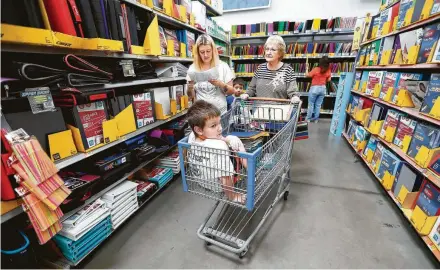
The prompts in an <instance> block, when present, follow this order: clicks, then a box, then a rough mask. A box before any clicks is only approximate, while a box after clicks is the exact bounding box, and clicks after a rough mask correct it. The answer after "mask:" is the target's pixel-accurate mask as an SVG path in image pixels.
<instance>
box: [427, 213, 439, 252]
mask: <svg viewBox="0 0 440 270" xmlns="http://www.w3.org/2000/svg"><path fill="white" fill-rule="evenodd" d="M429 238H430V239H431V240H432V242H433V243H434V245H435V246H436V247H437V249H440V218H437V221H436V222H435V224H434V227H432V231H431V233H430V234H429Z"/></svg>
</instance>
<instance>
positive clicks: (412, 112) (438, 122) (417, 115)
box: [351, 90, 440, 126]
mask: <svg viewBox="0 0 440 270" xmlns="http://www.w3.org/2000/svg"><path fill="white" fill-rule="evenodd" d="M351 92H352V93H353V94H356V95H359V96H363V97H366V98H368V99H371V100H374V101H376V102H377V103H381V104H384V105H386V106H388V107H390V108H393V109H396V110H398V111H401V112H404V113H406V114H408V115H411V116H413V117H415V118H417V119H420V120H424V121H427V122H430V123H432V124H435V125H437V126H440V120H437V119H434V118H431V117H429V116H426V115H424V114H421V113H420V112H418V111H416V110H414V109H411V108H403V107H399V106H397V105H394V104H391V103H388V102H385V101H383V100H381V99H379V98H374V97H371V96H368V95H366V94H365V93H361V92H358V91H354V90H351Z"/></svg>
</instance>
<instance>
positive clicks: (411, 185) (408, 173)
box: [391, 163, 423, 206]
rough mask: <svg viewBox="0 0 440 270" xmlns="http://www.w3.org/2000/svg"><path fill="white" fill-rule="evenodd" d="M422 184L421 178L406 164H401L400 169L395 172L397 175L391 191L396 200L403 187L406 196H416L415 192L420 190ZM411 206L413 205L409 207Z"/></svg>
mask: <svg viewBox="0 0 440 270" xmlns="http://www.w3.org/2000/svg"><path fill="white" fill-rule="evenodd" d="M422 183H423V176H422V175H420V173H418V172H417V171H415V170H414V169H412V168H411V167H410V166H409V165H408V164H407V163H403V164H402V166H401V167H400V169H399V170H398V171H397V175H396V178H395V179H394V183H393V187H392V189H391V190H392V192H393V194H394V196H395V197H396V198H398V197H401V196H399V195H401V191H402V189H403V187H405V190H406V193H407V194H409V193H414V194H417V192H418V191H419V190H420V186H421V185H422ZM405 196H407V195H405ZM403 201H404V199H403ZM401 203H402V202H401ZM412 205H414V204H411V206H412Z"/></svg>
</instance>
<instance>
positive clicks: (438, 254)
mask: <svg viewBox="0 0 440 270" xmlns="http://www.w3.org/2000/svg"><path fill="white" fill-rule="evenodd" d="M343 137H344V138H345V139H346V140H347V143H348V144H349V145H350V146H351V148H352V149H353V150H354V151H355V152H356V153H357V154H358V155H359V157H360V158H361V159H362V161H363V162H364V163H365V165H366V166H367V167H368V169H369V170H370V171H371V173H372V174H373V175H374V177H375V178H376V180H377V181H378V182H379V184H380V186H381V187H382V188H383V190H384V191H385V192H386V193H387V194H388V197H389V198H390V199H392V200H393V202H394V203H395V205H396V206H397V207H398V208H399V210H400V212H401V214H402V215H403V216H404V217H405V218H406V219H407V220H408V222H409V223H410V224H411V225H412V222H411V220H410V217H411V213H412V210H411V209H403V208H402V207H401V205H400V203H399V202H398V201H397V199H396V198H395V197H394V194H393V193H392V192H391V191H388V190H386V189H385V188H384V187H383V186H382V183H381V181H382V180H381V179H379V177H377V176H376V174H375V173H374V170H373V168H372V167H371V166H370V165H369V164H368V162H367V160H366V159H365V158H364V157H363V155H361V154H359V153H358V152H357V151H356V150H355V148H354V147H353V145H352V144H351V143H350V140H349V139H348V137H347V135H346V134H345V133H343ZM411 227H412V228H413V229H414V230H415V232H416V233H417V234H418V235H419V237H420V239H421V240H423V242H424V243H425V244H426V246H427V247H428V249H429V250H430V251H431V253H432V255H434V257H435V258H436V259H437V260H438V261H440V251H439V250H438V249H437V248H436V247H435V246H434V244H433V243H432V241H431V240H430V239H429V237H428V236H422V235H420V234H419V233H418V232H417V230H416V229H415V228H414V226H411Z"/></svg>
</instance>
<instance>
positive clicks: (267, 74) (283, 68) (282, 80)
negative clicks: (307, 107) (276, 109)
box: [241, 36, 299, 102]
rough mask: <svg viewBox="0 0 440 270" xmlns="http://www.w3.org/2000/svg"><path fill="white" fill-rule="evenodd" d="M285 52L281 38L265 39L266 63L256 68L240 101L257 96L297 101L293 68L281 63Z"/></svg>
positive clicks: (284, 45) (296, 87)
mask: <svg viewBox="0 0 440 270" xmlns="http://www.w3.org/2000/svg"><path fill="white" fill-rule="evenodd" d="M285 52H286V43H284V40H283V38H282V37H280V36H271V37H269V38H268V39H267V41H266V44H264V57H265V59H266V61H267V62H266V63H264V64H261V65H259V66H258V68H257V70H256V71H255V73H254V77H253V78H252V81H251V83H250V84H249V86H248V89H247V91H246V93H245V94H242V95H241V98H242V99H247V98H248V97H254V96H257V97H267V98H280V99H291V100H292V102H294V101H299V97H297V96H296V93H297V92H298V86H297V84H296V79H295V77H294V71H293V68H292V67H291V66H290V65H288V64H286V63H283V62H282V60H283V57H284V54H285Z"/></svg>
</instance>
